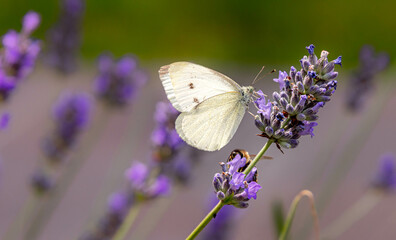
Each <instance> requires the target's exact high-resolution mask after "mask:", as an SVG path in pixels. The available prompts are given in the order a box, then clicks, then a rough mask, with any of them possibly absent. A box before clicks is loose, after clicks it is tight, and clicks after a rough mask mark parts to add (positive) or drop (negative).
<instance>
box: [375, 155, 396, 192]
mask: <svg viewBox="0 0 396 240" xmlns="http://www.w3.org/2000/svg"><path fill="white" fill-rule="evenodd" d="M373 186H374V187H376V188H379V189H382V190H396V158H395V156H394V155H393V154H390V153H388V154H385V155H383V156H381V158H380V164H379V168H378V171H377V173H376V175H375V178H374V180H373Z"/></svg>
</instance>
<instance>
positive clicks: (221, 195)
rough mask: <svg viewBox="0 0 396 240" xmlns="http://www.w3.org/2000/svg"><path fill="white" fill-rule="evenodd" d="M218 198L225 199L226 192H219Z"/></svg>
mask: <svg viewBox="0 0 396 240" xmlns="http://www.w3.org/2000/svg"><path fill="white" fill-rule="evenodd" d="M217 198H218V199H219V200H223V199H224V198H225V195H224V193H223V192H220V191H219V192H217Z"/></svg>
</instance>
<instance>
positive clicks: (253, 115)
mask: <svg viewBox="0 0 396 240" xmlns="http://www.w3.org/2000/svg"><path fill="white" fill-rule="evenodd" d="M248 113H249V114H250V115H252V116H253V117H254V118H255V117H256V116H255V115H254V114H253V113H251V112H250V111H248Z"/></svg>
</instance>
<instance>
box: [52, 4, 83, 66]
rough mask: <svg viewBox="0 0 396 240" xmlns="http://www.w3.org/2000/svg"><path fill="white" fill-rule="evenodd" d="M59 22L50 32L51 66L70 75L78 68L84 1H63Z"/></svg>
mask: <svg viewBox="0 0 396 240" xmlns="http://www.w3.org/2000/svg"><path fill="white" fill-rule="evenodd" d="M60 2H61V10H60V16H59V19H58V22H57V23H56V24H55V26H53V27H52V28H51V29H50V30H49V32H48V36H47V39H48V41H47V42H48V53H47V56H46V60H47V62H48V64H49V65H51V66H53V67H55V68H56V69H58V70H59V71H61V72H63V73H70V72H72V71H74V70H75V69H76V67H77V57H78V52H79V48H80V45H81V25H82V19H83V15H84V8H85V3H84V2H85V1H84V0H61V1H60Z"/></svg>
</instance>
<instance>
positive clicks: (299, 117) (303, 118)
mask: <svg viewBox="0 0 396 240" xmlns="http://www.w3.org/2000/svg"><path fill="white" fill-rule="evenodd" d="M296 118H297V120H298V121H304V120H305V119H306V117H305V115H304V114H302V113H299V114H297V116H296Z"/></svg>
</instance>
